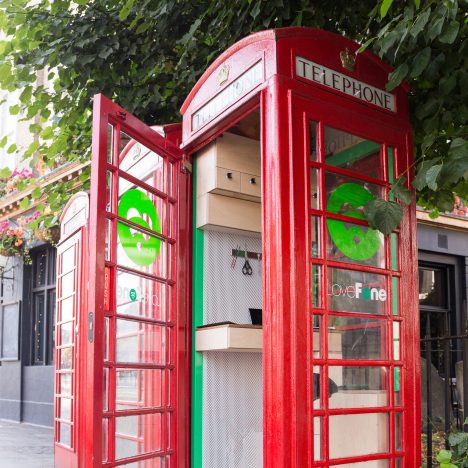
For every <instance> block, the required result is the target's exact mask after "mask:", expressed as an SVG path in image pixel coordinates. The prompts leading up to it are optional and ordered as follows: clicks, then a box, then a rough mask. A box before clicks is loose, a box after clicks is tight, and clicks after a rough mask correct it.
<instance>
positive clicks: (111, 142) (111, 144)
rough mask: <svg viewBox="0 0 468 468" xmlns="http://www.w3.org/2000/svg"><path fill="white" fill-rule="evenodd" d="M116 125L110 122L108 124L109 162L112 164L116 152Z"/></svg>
mask: <svg viewBox="0 0 468 468" xmlns="http://www.w3.org/2000/svg"><path fill="white" fill-rule="evenodd" d="M113 148H114V127H113V125H111V124H110V123H108V124H107V162H110V163H111V164H112V159H113V158H112V155H113V153H114V151H113Z"/></svg>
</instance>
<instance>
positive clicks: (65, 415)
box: [59, 398, 72, 421]
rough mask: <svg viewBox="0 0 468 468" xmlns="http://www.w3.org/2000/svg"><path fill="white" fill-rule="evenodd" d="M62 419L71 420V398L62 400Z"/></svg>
mask: <svg viewBox="0 0 468 468" xmlns="http://www.w3.org/2000/svg"><path fill="white" fill-rule="evenodd" d="M59 400H60V419H65V421H70V420H71V406H72V405H71V402H72V400H71V399H70V398H60V399H59Z"/></svg>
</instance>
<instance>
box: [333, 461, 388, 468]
mask: <svg viewBox="0 0 468 468" xmlns="http://www.w3.org/2000/svg"><path fill="white" fill-rule="evenodd" d="M338 466H339V465H338ZM341 466H346V467H349V468H390V466H391V465H390V460H371V461H365V462H357V463H346V465H341Z"/></svg>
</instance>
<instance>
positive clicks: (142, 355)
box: [116, 319, 166, 365]
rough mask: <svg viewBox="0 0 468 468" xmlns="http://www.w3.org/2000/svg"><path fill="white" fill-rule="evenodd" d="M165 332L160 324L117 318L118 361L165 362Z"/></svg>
mask: <svg viewBox="0 0 468 468" xmlns="http://www.w3.org/2000/svg"><path fill="white" fill-rule="evenodd" d="M165 333H166V329H165V327H162V326H160V325H154V324H152V323H145V322H137V321H133V320H123V319H117V334H116V361H118V362H129V363H131V362H135V363H147V364H154V365H162V364H165V362H166V359H165V352H166V336H165Z"/></svg>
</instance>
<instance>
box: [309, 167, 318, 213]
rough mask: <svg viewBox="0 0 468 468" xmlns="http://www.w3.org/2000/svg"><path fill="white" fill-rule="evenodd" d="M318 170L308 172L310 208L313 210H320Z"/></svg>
mask: <svg viewBox="0 0 468 468" xmlns="http://www.w3.org/2000/svg"><path fill="white" fill-rule="evenodd" d="M318 172H319V171H318V170H317V169H311V170H310V207H311V208H312V209H314V210H318V209H319V208H320V188H319V187H320V186H319V185H318V184H319V179H318Z"/></svg>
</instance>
